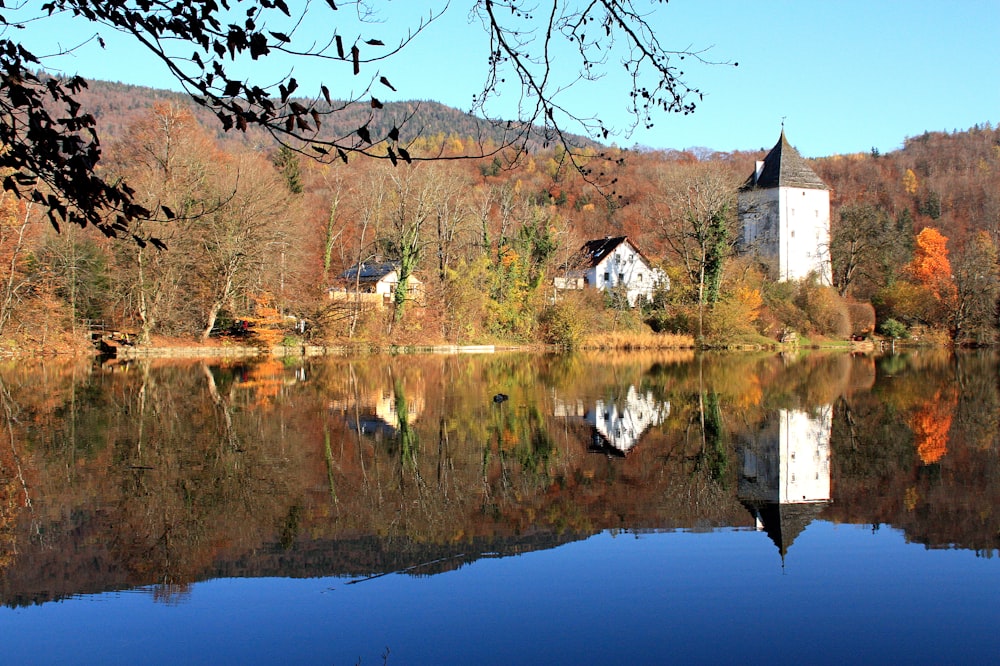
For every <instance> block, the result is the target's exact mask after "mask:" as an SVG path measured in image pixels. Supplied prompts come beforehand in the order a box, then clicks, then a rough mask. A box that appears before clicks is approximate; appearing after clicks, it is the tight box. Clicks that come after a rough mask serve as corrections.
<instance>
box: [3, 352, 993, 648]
mask: <svg viewBox="0 0 1000 666" xmlns="http://www.w3.org/2000/svg"><path fill="white" fill-rule="evenodd" d="M0 403H2V405H0V407H2V409H0V421H2V425H3V428H2V430H0V602H2V606H0V637H2V640H3V648H2V649H3V653H2V654H3V655H4V661H5V662H6V663H59V664H65V663H102V664H103V663H122V664H133V663H165V664H166V663H169V664H176V663H212V664H218V663H234V664H247V663H276V662H279V663H322V664H356V663H358V662H359V661H360V662H361V663H363V664H382V663H387V664H438V663H457V664H479V663H493V664H512V663H570V664H578V663H595V664H606V663H692V662H707V663H733V662H737V663H770V664H774V663H782V664H783V663H788V664H799V663H838V664H840V663H856V662H889V661H891V662H896V661H904V660H905V661H907V662H911V663H942V662H947V663H985V662H992V661H994V660H995V659H996V656H997V655H998V654H1000V558H998V557H997V556H998V555H1000V550H998V549H1000V425H998V422H1000V374H998V360H997V358H996V356H994V355H989V354H968V355H959V356H951V355H948V354H944V353H920V354H912V355H898V356H887V357H882V358H878V359H875V358H871V357H852V356H847V355H820V354H811V355H805V356H801V357H792V356H779V355H739V356H700V357H697V358H696V357H694V356H693V355H692V354H684V353H678V354H671V355H638V354H636V355H621V356H607V355H603V356H598V355H594V356H585V355H575V356H540V355H520V354H512V355H500V354H498V355H483V356H471V355H468V356H466V355H462V356H427V357H424V356H407V357H375V358H363V359H354V360H348V359H322V360H316V361H312V360H310V361H306V362H304V364H301V365H299V364H289V365H285V364H281V363H277V362H266V363H261V364H254V365H234V364H220V363H215V362H212V363H201V362H193V363H188V364H168V363H159V362H153V363H137V364H131V365H129V364H112V365H106V366H90V365H89V364H81V365H75V366H72V365H56V364H51V365H49V364H47V363H39V364H35V365H31V364H24V363H20V364H11V365H9V366H0Z"/></svg>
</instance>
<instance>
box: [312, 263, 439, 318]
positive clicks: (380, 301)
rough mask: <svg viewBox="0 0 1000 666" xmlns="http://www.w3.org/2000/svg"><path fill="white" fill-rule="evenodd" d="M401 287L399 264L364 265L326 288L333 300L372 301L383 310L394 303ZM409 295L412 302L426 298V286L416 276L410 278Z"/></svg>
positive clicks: (351, 268) (408, 283)
mask: <svg viewBox="0 0 1000 666" xmlns="http://www.w3.org/2000/svg"><path fill="white" fill-rule="evenodd" d="M398 284H399V262H398V261H373V262H362V263H360V264H355V265H354V266H351V267H350V268H348V269H347V270H346V271H344V272H343V273H341V274H340V275H339V276H337V283H336V284H335V285H334V286H332V287H330V288H329V289H327V295H328V296H329V298H330V300H356V301H361V302H371V303H374V304H376V305H378V306H379V307H381V306H384V305H388V304H389V303H391V302H392V299H393V297H394V295H395V293H396V286H397V285H398ZM406 293H407V298H411V299H419V298H420V297H421V296H422V295H423V283H422V282H421V281H420V280H419V279H418V278H417V277H416V276H415V275H410V277H409V278H408V279H407V281H406Z"/></svg>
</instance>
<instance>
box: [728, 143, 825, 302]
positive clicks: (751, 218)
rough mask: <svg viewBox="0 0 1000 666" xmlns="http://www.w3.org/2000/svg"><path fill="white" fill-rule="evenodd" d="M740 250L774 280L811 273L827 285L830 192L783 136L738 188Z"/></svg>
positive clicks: (799, 277) (795, 278)
mask: <svg viewBox="0 0 1000 666" xmlns="http://www.w3.org/2000/svg"><path fill="white" fill-rule="evenodd" d="M738 202H739V204H738V205H739V215H740V224H741V226H742V236H741V238H740V239H739V240H740V243H739V245H740V250H741V251H742V252H748V253H754V254H756V255H757V257H758V258H759V259H760V260H761V261H762V262H763V263H764V264H765V265H766V266H768V267H769V269H770V270H771V271H772V276H773V277H774V278H775V279H777V280H778V281H780V282H784V281H786V280H801V279H803V278H806V277H808V276H810V275H815V276H816V277H817V278H818V279H819V280H820V281H821V282H822V283H823V284H831V276H832V269H831V266H830V190H829V188H828V187H827V186H826V184H825V183H824V182H823V181H822V180H821V179H820V177H819V176H818V175H816V172H814V171H813V170H812V169H811V168H810V167H809V165H808V164H807V163H806V161H805V159H803V158H802V156H801V155H799V153H798V151H797V150H795V148H793V147H792V145H791V144H790V143H788V139H786V138H785V132H784V130H782V132H781V138H780V139H778V143H777V144H775V146H774V148H772V149H771V152H769V153H768V154H767V157H765V158H764V160H763V161H762V162H757V165H756V168H755V169H754V172H753V173H752V174H751V175H750V177H749V178H748V179H747V180H746V182H745V183H744V184H743V186H742V187H741V188H740V191H739V196H738Z"/></svg>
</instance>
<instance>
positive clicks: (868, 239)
mask: <svg viewBox="0 0 1000 666" xmlns="http://www.w3.org/2000/svg"><path fill="white" fill-rule="evenodd" d="M85 96H89V97H90V98H91V99H89V101H88V99H86V98H85V97H81V100H82V101H84V102H86V103H88V104H90V106H91V107H92V108H94V109H96V110H97V114H96V115H97V121H98V127H99V129H100V130H101V132H102V137H103V146H104V153H103V158H102V162H101V166H100V168H101V169H102V172H103V174H104V175H105V176H106V177H107V176H111V177H113V178H122V179H124V180H125V182H127V183H128V184H129V186H130V187H131V188H133V189H134V190H135V191H136V193H137V199H138V200H139V201H140V202H141V203H142V204H143V205H144V206H146V207H148V208H149V209H150V210H166V211H169V212H170V213H171V214H172V215H173V216H174V219H171V220H166V219H165V218H164V221H158V220H146V221H142V222H139V223H136V225H135V226H134V227H133V228H132V229H131V230H130V231H131V236H132V238H130V239H129V238H118V239H108V238H105V237H103V236H102V235H101V234H99V233H96V232H95V231H94V230H92V229H80V228H77V227H76V226H75V225H65V226H64V228H62V229H60V230H59V231H58V232H57V231H56V230H55V229H54V228H53V226H52V224H50V222H49V220H48V218H47V217H46V215H45V211H44V210H41V209H40V208H39V207H38V206H37V205H32V204H30V203H27V204H26V203H25V202H24V201H23V200H19V199H16V198H15V197H14V196H13V195H11V194H10V193H7V194H5V195H4V196H3V199H2V201H0V340H2V344H3V346H4V348H6V349H8V350H10V351H17V350H41V349H46V350H70V349H81V348H85V347H86V345H87V344H89V343H88V342H87V340H88V336H87V334H88V332H89V331H90V330H91V329H92V327H94V326H95V325H101V326H103V327H104V328H105V329H106V330H116V331H122V332H125V333H126V334H127V335H130V336H132V339H134V340H136V341H138V342H139V343H140V344H148V343H161V344H162V343H167V342H176V341H184V342H185V343H190V342H193V341H199V340H200V341H203V342H208V341H212V340H219V339H220V336H221V338H222V339H224V338H225V335H226V334H227V333H228V332H230V331H232V330H233V326H234V323H235V322H241V321H250V322H252V323H253V325H254V331H255V332H256V333H257V334H258V335H259V337H260V338H261V339H262V340H265V341H267V342H269V343H271V344H280V343H282V342H283V341H284V342H287V341H289V340H292V341H295V342H296V343H299V342H307V341H308V342H312V343H317V344H343V343H350V342H356V343H368V344H373V345H383V344H390V343H392V344H437V343H456V344H483V343H511V344H525V343H539V342H543V343H556V344H564V345H579V344H585V343H587V341H588V340H593V339H594V338H595V336H602V335H603V336H613V335H626V336H636V337H645V338H647V339H656V338H657V337H658V336H662V335H663V334H671V338H670V339H671V340H672V341H673V342H674V343H675V344H676V343H677V341H678V340H687V341H689V342H688V344H693V343H694V341H695V339H696V338H697V337H698V336H699V335H700V336H701V339H702V341H703V342H704V343H705V344H707V345H729V344H739V343H751V344H762V343H765V342H767V341H770V342H771V343H773V342H776V341H778V340H780V339H782V337H783V336H785V335H787V334H788V332H794V333H795V334H797V335H798V336H801V337H805V338H808V339H812V340H846V339H849V338H850V337H851V336H868V335H870V334H873V333H874V334H879V335H883V336H886V337H891V338H898V339H904V338H912V339H916V340H921V341H930V342H939V343H954V344H962V345H981V344H990V343H992V342H994V341H995V340H996V337H997V328H998V322H997V309H996V308H997V298H998V296H1000V279H998V265H997V261H998V256H997V244H998V242H1000V129H996V128H993V127H992V126H990V125H989V124H986V125H984V126H977V127H973V128H970V129H967V130H961V131H958V130H956V131H950V132H949V131H939V132H927V133H925V134H923V135H920V136H915V137H910V138H908V139H906V141H905V143H904V145H903V147H902V149H900V150H897V151H893V152H891V153H888V154H878V153H877V152H875V151H873V152H872V153H866V154H855V155H836V156H830V157H824V158H820V159H812V160H809V163H810V166H811V167H812V168H813V169H814V170H815V171H816V173H817V174H819V175H820V177H821V178H822V179H823V180H824V181H825V183H826V184H827V185H828V186H829V187H830V189H831V201H832V211H831V220H832V237H831V243H830V247H829V254H830V257H831V260H832V264H833V284H832V286H827V285H822V284H818V283H815V282H810V281H804V282H798V283H776V282H774V281H773V280H770V279H769V278H768V275H767V272H766V269H765V268H764V267H762V266H760V265H758V264H757V263H756V262H755V261H753V260H752V259H750V258H748V257H745V256H738V255H737V254H736V253H735V242H736V238H737V235H738V229H737V226H736V225H737V220H736V192H737V189H738V188H739V186H740V184H741V183H742V182H743V181H744V180H745V179H746V177H747V176H748V175H749V174H750V173H751V172H752V171H753V165H754V161H755V160H759V159H762V158H763V155H764V154H765V152H766V148H767V147H764V148H762V149H761V150H759V151H745V152H732V153H713V152H710V151H706V150H698V149H688V150H684V151H679V150H668V151H663V150H648V149H642V148H641V147H635V148H632V149H627V150H626V149H621V148H604V147H601V146H596V145H593V144H585V145H583V147H582V148H581V153H580V156H579V157H578V158H577V159H576V161H575V162H574V160H573V159H570V156H569V155H567V153H566V151H565V150H564V149H563V148H561V147H556V148H551V147H546V145H545V143H544V142H543V141H542V140H539V141H538V142H533V143H532V144H531V145H530V146H529V150H528V151H527V152H524V153H513V152H512V153H500V154H499V155H498V156H497V157H495V158H493V159H490V160H484V161H474V160H467V159H462V160H450V159H447V158H449V157H451V156H454V155H458V154H460V153H462V152H463V148H464V145H465V144H466V143H467V142H471V141H477V140H478V141H483V140H484V139H482V138H481V137H482V136H483V134H482V131H481V128H479V127H478V126H477V125H476V124H475V123H474V122H473V123H471V124H470V117H469V116H466V115H463V114H460V113H457V112H455V111H454V110H452V109H447V108H446V107H441V106H440V105H435V104H431V103H423V104H422V105H420V107H419V109H417V111H414V110H413V108H409V109H405V110H401V111H400V113H401V114H410V115H412V118H411V123H414V125H413V126H414V127H419V128H420V131H419V133H418V135H417V138H416V139H414V140H413V141H412V143H410V144H409V147H408V151H409V154H411V155H414V156H439V157H441V158H443V159H439V160H434V161H423V162H420V161H415V162H414V163H413V164H406V163H404V162H403V161H402V160H400V161H399V164H398V165H394V164H392V163H391V162H390V161H389V160H373V159H366V158H363V157H355V158H352V159H350V160H349V161H348V162H346V163H342V162H335V163H333V164H320V163H317V162H315V161H312V160H310V159H308V157H307V156H304V155H301V154H299V153H298V152H296V151H294V150H289V149H287V148H281V149H279V148H278V147H277V146H276V145H274V143H273V141H271V140H269V139H267V138H266V137H265V136H264V135H262V134H255V133H253V132H252V131H251V132H249V133H247V134H243V135H240V136H235V137H234V136H231V135H228V134H220V133H219V132H218V131H217V130H216V126H215V125H213V124H212V122H211V118H206V117H204V116H203V115H199V114H198V113H196V112H195V111H194V110H193V109H192V108H191V107H190V106H189V105H188V104H186V103H185V101H184V98H183V97H181V96H178V95H173V94H170V93H164V92H160V91H152V90H149V89H144V88H138V87H133V86H126V85H122V84H110V83H100V82H96V83H94V84H92V85H91V87H90V88H89V89H88V90H87V91H85ZM412 106H413V105H411V107H412ZM390 111H391V109H390ZM777 133H778V132H777V128H776V129H775V135H777ZM474 136H475V137H479V138H473V137H474ZM775 138H777V136H775ZM489 140H490V139H489V138H486V139H485V141H487V142H488V141H489ZM789 140H790V141H791V142H792V143H793V144H794V143H795V141H796V137H795V136H794V133H791V134H790V135H789ZM803 140H804V139H803ZM393 161H395V160H393ZM578 167H579V168H578ZM720 220H721V222H722V223H721V224H719V221H720ZM621 235H624V236H628V237H629V239H630V240H632V241H633V243H635V244H636V246H637V247H639V248H641V251H642V252H643V254H644V255H645V256H646V257H648V258H649V259H650V260H651V262H652V263H653V264H655V265H657V266H659V267H661V268H662V269H663V270H664V271H665V272H666V273H667V275H668V276H669V277H670V285H671V288H670V289H669V290H666V289H661V290H659V291H658V292H657V293H656V294H655V297H654V299H653V301H652V302H651V303H649V304H647V305H645V306H644V307H640V308H630V307H628V305H627V303H626V302H623V300H622V299H621V298H617V297H616V294H614V293H611V294H601V293H597V292H593V291H581V292H572V293H565V294H560V295H559V297H558V298H556V297H555V294H554V292H553V287H552V284H553V278H554V277H556V276H558V275H559V274H560V271H561V270H563V267H564V266H565V265H566V262H567V261H568V259H569V258H570V257H571V255H572V254H573V253H574V252H575V251H576V250H578V249H579V248H580V246H581V245H582V244H583V243H584V242H586V241H587V240H590V239H594V238H602V237H605V236H621ZM148 239H155V241H154V242H147V241H148ZM162 248H165V249H162ZM376 259H378V260H385V261H395V262H398V263H399V264H400V265H401V266H402V267H403V271H404V272H405V273H407V274H412V275H413V276H414V277H417V278H419V280H420V281H421V283H422V284H423V286H424V290H423V292H422V293H421V294H420V296H419V297H408V296H405V295H403V294H400V295H398V297H394V298H393V299H391V301H387V302H386V304H385V305H384V306H382V307H368V306H364V304H360V303H356V302H350V301H338V300H333V299H331V298H330V297H329V295H328V290H329V289H330V288H331V287H335V286H336V285H337V284H338V279H339V276H341V274H342V273H343V272H344V271H345V270H346V269H347V268H349V267H350V266H353V265H356V264H358V263H361V262H372V261H374V260H376ZM713 280H714V281H715V283H716V284H717V285H718V289H716V290H712V289H707V290H706V289H704V286H705V285H706V284H707V283H709V282H711V281H713ZM869 305H870V307H869ZM872 311H873V312H874V323H873V322H872V317H871V315H870V314H867V313H871V312H872ZM300 322H302V323H301V324H300ZM297 324H298V326H297Z"/></svg>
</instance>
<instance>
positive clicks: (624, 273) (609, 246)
mask: <svg viewBox="0 0 1000 666" xmlns="http://www.w3.org/2000/svg"><path fill="white" fill-rule="evenodd" d="M554 283H555V287H556V289H585V288H587V287H591V288H594V289H599V290H601V291H606V290H608V289H615V288H617V287H622V288H623V289H624V293H625V296H626V298H627V299H628V303H629V305H632V306H634V305H636V304H637V303H639V302H640V301H641V300H646V301H648V300H651V299H652V298H653V290H654V289H656V287H657V286H658V285H662V287H663V288H665V289H669V288H670V279H669V278H668V277H667V275H666V273H664V272H663V271H661V270H660V269H659V268H654V267H653V265H652V264H651V263H650V261H649V259H647V258H646V257H645V255H643V254H642V252H640V251H639V250H638V248H636V247H635V245H633V244H632V242H631V241H629V239H628V237H626V236H616V237H613V238H612V237H611V236H607V237H605V238H599V239H597V240H592V241H587V242H586V243H584V244H583V247H581V248H580V250H579V251H578V252H577V253H576V254H575V255H574V256H573V258H571V259H570V261H569V262H568V263H567V264H566V267H565V272H564V274H563V275H562V276H560V277H557V278H555V280H554Z"/></svg>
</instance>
